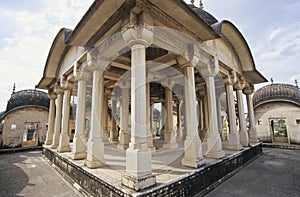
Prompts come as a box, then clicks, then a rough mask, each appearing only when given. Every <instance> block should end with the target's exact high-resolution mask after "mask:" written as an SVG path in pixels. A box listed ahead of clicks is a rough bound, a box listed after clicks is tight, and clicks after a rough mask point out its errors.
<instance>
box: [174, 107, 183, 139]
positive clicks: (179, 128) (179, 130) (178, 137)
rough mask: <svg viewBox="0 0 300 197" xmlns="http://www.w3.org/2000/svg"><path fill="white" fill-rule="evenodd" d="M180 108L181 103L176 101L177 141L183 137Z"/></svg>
mask: <svg viewBox="0 0 300 197" xmlns="http://www.w3.org/2000/svg"><path fill="white" fill-rule="evenodd" d="M181 106H182V101H178V103H177V134H176V135H177V140H182V137H183V133H182V132H183V131H182V117H181V116H182V115H181Z"/></svg>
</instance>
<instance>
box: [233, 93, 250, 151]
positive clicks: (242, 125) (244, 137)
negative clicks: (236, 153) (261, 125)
mask: <svg viewBox="0 0 300 197" xmlns="http://www.w3.org/2000/svg"><path fill="white" fill-rule="evenodd" d="M236 95H237V102H238V110H239V130H240V141H241V144H242V146H248V145H249V139H248V133H247V127H246V119H245V112H244V101H243V91H242V89H238V90H237V91H236Z"/></svg>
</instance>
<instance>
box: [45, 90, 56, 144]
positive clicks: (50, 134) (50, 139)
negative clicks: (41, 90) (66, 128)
mask: <svg viewBox="0 0 300 197" xmlns="http://www.w3.org/2000/svg"><path fill="white" fill-rule="evenodd" d="M48 97H49V99H50V106H49V118H48V131H47V135H46V141H45V145H51V144H52V142H53V133H54V123H55V100H56V98H57V96H56V94H55V93H53V92H49V94H48Z"/></svg>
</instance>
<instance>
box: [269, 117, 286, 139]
mask: <svg viewBox="0 0 300 197" xmlns="http://www.w3.org/2000/svg"><path fill="white" fill-rule="evenodd" d="M270 130H271V135H272V137H273V142H282V143H288V135H287V126H286V119H285V118H272V119H270Z"/></svg>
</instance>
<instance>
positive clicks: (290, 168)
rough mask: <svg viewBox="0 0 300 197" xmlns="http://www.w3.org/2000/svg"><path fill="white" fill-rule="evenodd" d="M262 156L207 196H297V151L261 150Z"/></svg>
mask: <svg viewBox="0 0 300 197" xmlns="http://www.w3.org/2000/svg"><path fill="white" fill-rule="evenodd" d="M263 151H264V155H262V156H261V157H259V158H258V159H256V160H255V161H254V162H252V163H251V164H249V165H247V166H246V167H245V168H243V169H242V170H241V171H240V172H239V173H237V174H236V175H234V176H233V177H231V178H230V179H228V180H227V181H225V182H224V183H223V184H221V185H220V186H219V187H217V188H216V189H215V190H213V191H212V192H210V193H209V194H208V195H207V196H208V197H214V196H222V197H227V196H228V197H229V196H230V197H232V196H243V197H246V196H249V197H250V196H251V197H253V196H264V197H268V196H270V197H277V196H280V197H282V196H289V197H290V196H295V197H296V196H297V197H298V196H300V150H288V149H271V148H264V149H263Z"/></svg>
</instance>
